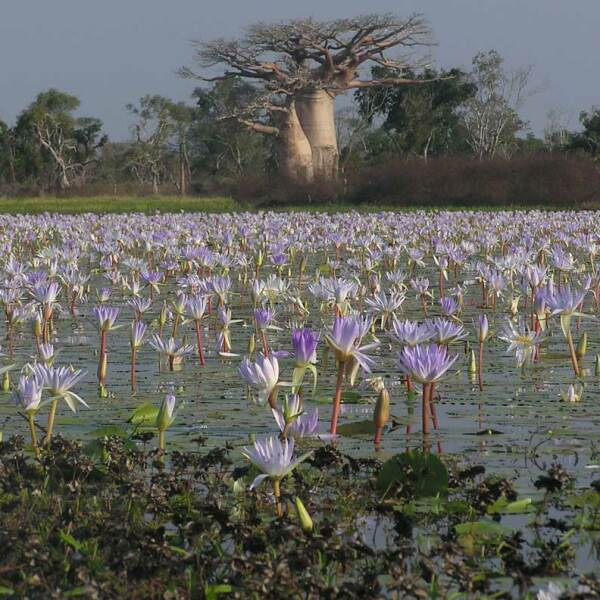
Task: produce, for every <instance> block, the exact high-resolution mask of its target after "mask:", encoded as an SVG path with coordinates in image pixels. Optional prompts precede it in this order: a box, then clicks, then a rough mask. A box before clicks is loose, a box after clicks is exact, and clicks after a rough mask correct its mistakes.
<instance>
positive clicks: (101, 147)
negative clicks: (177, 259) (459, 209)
mask: <svg viewBox="0 0 600 600" xmlns="http://www.w3.org/2000/svg"><path fill="white" fill-rule="evenodd" d="M361 19H362V20H353V21H351V22H347V21H344V22H340V21H336V22H328V23H325V24H322V23H314V22H313V21H310V20H308V21H301V22H298V21H294V22H292V23H291V24H288V25H286V26H285V27H287V29H286V28H285V27H284V25H279V26H270V27H268V26H266V25H261V26H256V27H254V28H253V29H251V31H250V32H249V33H247V34H246V37H245V38H243V43H242V42H227V41H223V40H217V41H216V42H211V43H209V44H203V45H202V46H201V48H200V50H199V58H198V62H199V63H200V64H201V66H202V67H207V66H209V67H213V66H215V65H219V64H222V63H224V64H225V65H228V66H229V69H225V70H224V72H223V73H222V74H221V75H217V76H212V77H202V79H203V83H202V85H200V86H199V87H196V89H195V90H194V92H193V93H192V95H191V100H190V101H189V102H187V103H184V102H175V101H172V100H170V99H168V98H165V97H163V96H160V95H146V96H143V97H142V98H140V99H139V100H138V101H137V102H134V103H131V104H128V105H127V106H126V110H127V111H128V112H129V114H130V117H131V128H130V131H129V132H124V134H123V136H122V138H123V139H125V138H127V141H113V140H111V139H109V137H108V135H107V134H106V133H105V132H104V130H103V124H102V122H101V120H100V119H98V118H96V117H82V116H79V114H80V108H81V107H80V101H79V99H78V98H77V97H76V96H74V95H71V94H68V93H66V92H64V91H60V90H57V89H49V90H46V91H43V92H41V93H40V94H39V95H38V96H37V97H36V98H35V99H34V100H33V101H32V102H31V104H30V105H29V106H27V107H26V108H25V109H24V110H23V111H22V112H21V113H20V115H19V116H18V118H17V119H16V122H15V123H14V124H12V125H11V124H7V123H4V122H3V121H2V120H0V191H4V193H19V190H27V191H31V190H37V191H39V192H45V193H48V192H50V193H52V192H56V193H68V192H69V191H70V190H79V191H80V190H81V189H83V188H85V187H86V186H88V187H94V186H104V189H109V190H110V189H111V188H113V189H114V190H115V191H116V190H118V189H123V187H124V186H125V187H127V186H128V187H127V189H139V190H145V191H148V192H152V193H155V194H157V193H161V192H163V191H169V192H172V191H174V190H176V191H177V192H178V193H180V194H190V193H201V192H205V191H207V190H218V189H220V188H224V187H227V186H230V185H232V184H235V183H236V182H237V183H239V182H240V181H244V180H246V179H248V178H256V177H257V176H259V175H263V176H264V177H265V178H268V177H270V176H271V174H273V173H275V172H278V173H280V174H282V175H283V176H291V175H293V178H294V179H302V178H305V179H306V180H309V179H310V180H313V179H319V178H324V179H336V180H341V181H346V180H348V179H350V178H352V177H353V176H355V175H356V173H360V172H361V170H365V169H368V168H370V167H373V166H374V165H375V166H376V165H380V164H381V163H382V162H385V161H388V160H396V161H397V160H409V159H412V160H419V161H430V160H435V159H440V158H447V157H460V158H461V160H467V159H468V160H476V161H486V160H491V159H499V158H500V159H503V160H510V159H514V158H515V157H516V156H522V155H523V154H556V153H561V154H563V153H564V154H569V155H573V156H585V157H588V158H591V159H594V160H596V159H598V158H599V157H600V109H599V108H592V109H590V110H586V111H583V112H581V114H580V118H579V120H580V128H579V129H578V130H576V131H571V130H569V129H568V128H567V127H566V126H565V125H564V123H563V122H562V119H561V117H560V115H558V114H557V113H552V114H550V115H549V118H548V123H547V127H546V129H545V131H544V134H543V136H540V137H536V136H535V135H533V133H531V131H530V130H529V126H528V123H526V122H525V121H524V120H523V119H522V118H521V116H520V114H519V112H520V109H521V108H522V106H523V104H524V102H525V101H526V99H527V98H528V97H529V96H530V95H531V94H533V93H535V90H533V89H532V81H531V79H532V73H531V70H530V69H527V68H523V69H516V70H509V69H507V68H506V66H505V64H504V61H503V59H502V57H501V56H500V54H499V53H498V52H496V51H489V52H484V53H479V54H477V55H476V56H475V57H474V59H473V61H472V65H471V68H470V69H469V70H465V69H461V68H451V69H438V68H435V67H433V66H430V65H427V64H421V63H419V62H418V61H415V62H412V63H408V62H406V61H403V62H401V64H400V63H399V62H398V60H397V59H396V60H391V59H388V58H387V57H386V55H385V51H387V48H388V47H391V46H394V45H404V46H407V47H409V46H410V45H411V44H413V43H414V44H417V45H418V44H423V45H424V44H426V41H425V40H424V39H421V38H422V37H423V36H425V35H426V34H427V28H426V27H425V26H424V24H423V21H421V20H407V19H405V20H400V21H398V20H394V19H391V18H389V17H386V19H387V20H386V19H384V20H381V19H382V18H379V17H378V18H377V19H375V18H374V17H368V18H361ZM292 26H293V27H292ZM290 27H291V29H290ZM366 32H367V33H368V35H367V33H366ZM294 35H295V36H296V37H294ZM357 40H358V41H357ZM361 40H362V41H361ZM390 40H393V41H394V43H391V42H390ZM359 42H360V43H359ZM265 46H266V47H267V48H268V50H269V52H279V53H280V54H281V56H282V57H283V58H282V61H281V64H282V65H285V71H284V67H281V66H280V64H279V63H277V62H276V61H274V62H273V64H272V65H271V63H268V62H266V61H265V60H264V59H263V58H260V57H259V54H258V53H257V51H256V49H255V47H261V48H264V47H265ZM355 55H356V56H359V57H361V56H362V57H363V58H362V59H361V58H358V59H355V58H353V57H354V56H355ZM289 57H292V59H290V58H289ZM284 59H285V60H284ZM244 61H245V62H244ZM363 63H368V64H369V69H370V70H369V73H368V76H367V77H364V76H362V77H359V76H358V73H359V71H358V67H359V66H360V65H362V64H363ZM231 65H234V66H235V68H231ZM307 65H309V66H310V65H313V66H310V68H309V66H307ZM184 74H185V75H187V76H191V75H192V71H191V70H185V71H184ZM315 82H316V83H315ZM347 91H350V92H351V94H349V95H347V96H346V98H347V100H346V101H345V102H340V103H338V104H337V105H336V106H335V109H336V110H335V114H334V113H333V112H332V115H333V114H334V117H335V118H334V117H331V119H330V120H329V121H327V119H329V116H328V112H327V111H330V110H331V111H333V106H334V104H333V100H334V99H335V98H336V97H337V95H340V94H341V92H347ZM325 92H326V94H325ZM323 94H325V95H323ZM274 98H275V100H274ZM330 105H331V106H330ZM264 134H266V135H264ZM282 141H283V145H282ZM307 153H308V154H307Z"/></svg>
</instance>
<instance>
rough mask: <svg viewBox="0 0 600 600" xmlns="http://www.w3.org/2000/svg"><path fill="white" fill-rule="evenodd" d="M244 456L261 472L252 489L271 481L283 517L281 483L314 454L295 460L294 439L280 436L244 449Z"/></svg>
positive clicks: (276, 502) (277, 506)
mask: <svg viewBox="0 0 600 600" xmlns="http://www.w3.org/2000/svg"><path fill="white" fill-rule="evenodd" d="M242 454H243V455H244V456H245V457H246V458H247V459H248V460H249V461H250V462H251V463H252V464H253V465H254V466H255V467H256V468H257V469H258V470H259V471H261V473H260V475H257V476H256V477H255V478H254V481H253V482H252V483H251V484H250V489H251V490H253V489H256V488H257V487H258V486H259V485H260V484H261V483H262V482H263V481H264V480H265V479H270V480H271V483H272V484H273V492H274V495H275V505H276V510H277V514H278V516H281V501H280V498H281V491H280V482H281V480H282V479H283V478H285V477H286V476H287V475H289V474H290V473H291V472H292V471H293V470H294V469H295V468H296V467H297V466H298V465H299V464H301V463H302V462H304V461H305V460H306V459H307V458H308V457H309V456H310V455H311V454H312V452H307V453H305V454H303V455H301V456H300V457H298V458H296V459H294V439H293V438H291V439H287V438H286V439H284V440H281V439H280V438H279V437H278V436H275V435H273V436H269V437H266V438H264V439H263V440H256V441H255V442H254V446H253V447H252V448H248V447H244V449H243V450H242Z"/></svg>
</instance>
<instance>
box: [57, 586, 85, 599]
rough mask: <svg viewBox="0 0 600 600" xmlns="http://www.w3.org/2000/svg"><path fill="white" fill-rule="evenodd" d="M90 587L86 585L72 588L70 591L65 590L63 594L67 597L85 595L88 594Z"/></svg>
mask: <svg viewBox="0 0 600 600" xmlns="http://www.w3.org/2000/svg"><path fill="white" fill-rule="evenodd" d="M89 591H90V590H89V589H88V588H86V587H76V588H73V589H72V590H69V591H68V592H64V593H63V596H64V597H65V598H74V597H75V596H85V595H86V594H88V593H89Z"/></svg>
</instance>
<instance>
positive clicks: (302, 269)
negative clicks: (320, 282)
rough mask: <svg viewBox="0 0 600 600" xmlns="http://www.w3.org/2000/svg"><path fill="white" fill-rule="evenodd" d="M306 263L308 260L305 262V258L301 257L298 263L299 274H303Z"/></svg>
mask: <svg viewBox="0 0 600 600" xmlns="http://www.w3.org/2000/svg"><path fill="white" fill-rule="evenodd" d="M307 263H308V260H307V258H306V256H303V257H302V260H301V261H300V273H304V270H305V269H306V265H307Z"/></svg>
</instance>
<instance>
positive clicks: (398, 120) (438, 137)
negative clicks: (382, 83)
mask: <svg viewBox="0 0 600 600" xmlns="http://www.w3.org/2000/svg"><path fill="white" fill-rule="evenodd" d="M387 76H388V74H387V71H386V68H385V67H375V68H374V69H373V77H374V78H380V79H381V78H385V77H387ZM407 78H409V79H412V80H414V82H415V84H413V85H409V86H407V85H403V86H396V87H393V88H371V89H365V90H359V91H358V92H356V101H357V102H358V105H359V110H360V113H361V114H362V115H363V117H365V118H367V119H368V120H369V121H370V122H372V121H373V119H374V118H375V117H376V116H378V115H379V116H382V117H383V123H382V128H383V129H384V131H386V132H387V133H388V134H389V145H390V147H391V148H392V149H393V150H394V151H395V152H398V153H400V154H402V155H417V156H421V157H423V158H424V159H427V157H428V156H430V155H434V156H437V155H440V154H443V153H445V152H449V151H453V150H457V149H459V148H461V147H464V130H463V127H462V123H461V119H460V113H459V108H460V107H462V106H464V104H465V102H466V101H467V100H469V99H470V98H472V97H473V96H474V95H475V93H476V91H477V88H476V86H475V84H474V83H473V82H472V81H469V79H468V76H467V74H466V73H464V72H463V71H461V70H460V69H450V70H447V71H444V70H442V71H436V70H435V69H431V68H427V69H424V70H423V71H422V72H420V73H413V72H408V73H407ZM377 139H378V141H381V138H380V137H378V138H377ZM386 145H387V144H386Z"/></svg>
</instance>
